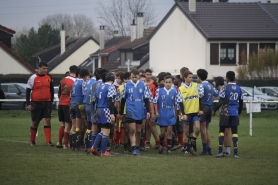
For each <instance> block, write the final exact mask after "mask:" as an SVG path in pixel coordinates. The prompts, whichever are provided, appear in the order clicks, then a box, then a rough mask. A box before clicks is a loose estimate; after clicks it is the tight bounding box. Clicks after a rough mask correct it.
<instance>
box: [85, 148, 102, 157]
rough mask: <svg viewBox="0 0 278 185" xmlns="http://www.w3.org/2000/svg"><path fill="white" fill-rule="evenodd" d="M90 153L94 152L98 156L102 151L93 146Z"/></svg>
mask: <svg viewBox="0 0 278 185" xmlns="http://www.w3.org/2000/svg"><path fill="white" fill-rule="evenodd" d="M87 153H88V152H87ZM89 153H92V154H94V155H96V156H100V153H99V152H98V151H97V149H95V148H94V147H93V146H92V148H90V150H89Z"/></svg>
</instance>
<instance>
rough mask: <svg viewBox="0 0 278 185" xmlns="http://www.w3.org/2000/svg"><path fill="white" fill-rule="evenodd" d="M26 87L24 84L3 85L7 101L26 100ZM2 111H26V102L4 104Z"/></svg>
mask: <svg viewBox="0 0 278 185" xmlns="http://www.w3.org/2000/svg"><path fill="white" fill-rule="evenodd" d="M26 86H27V85H26V84H24V83H1V89H2V90H3V92H4V94H5V97H6V99H26ZM2 109H26V101H18V102H17V101H11V102H4V103H2Z"/></svg>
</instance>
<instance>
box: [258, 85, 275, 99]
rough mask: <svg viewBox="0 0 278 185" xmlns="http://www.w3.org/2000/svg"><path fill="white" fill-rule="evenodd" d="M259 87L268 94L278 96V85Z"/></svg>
mask: <svg viewBox="0 0 278 185" xmlns="http://www.w3.org/2000/svg"><path fill="white" fill-rule="evenodd" d="M257 89H259V90H260V91H262V92H263V93H265V94H267V95H268V96H274V97H278V87H273V86H267V87H257Z"/></svg>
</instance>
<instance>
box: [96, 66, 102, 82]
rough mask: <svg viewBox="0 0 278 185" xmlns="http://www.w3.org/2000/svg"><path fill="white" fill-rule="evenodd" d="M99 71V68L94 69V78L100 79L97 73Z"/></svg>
mask: <svg viewBox="0 0 278 185" xmlns="http://www.w3.org/2000/svg"><path fill="white" fill-rule="evenodd" d="M100 71H101V68H96V69H95V71H94V76H95V77H96V80H99V79H100V75H99V73H100Z"/></svg>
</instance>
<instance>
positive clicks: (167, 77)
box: [164, 75, 173, 81]
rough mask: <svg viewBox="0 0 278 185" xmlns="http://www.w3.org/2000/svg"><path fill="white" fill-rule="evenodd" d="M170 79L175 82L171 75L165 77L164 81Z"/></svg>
mask: <svg viewBox="0 0 278 185" xmlns="http://www.w3.org/2000/svg"><path fill="white" fill-rule="evenodd" d="M169 78H170V79H172V81H173V77H172V76H170V75H167V76H165V77H164V80H167V79H169Z"/></svg>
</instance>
